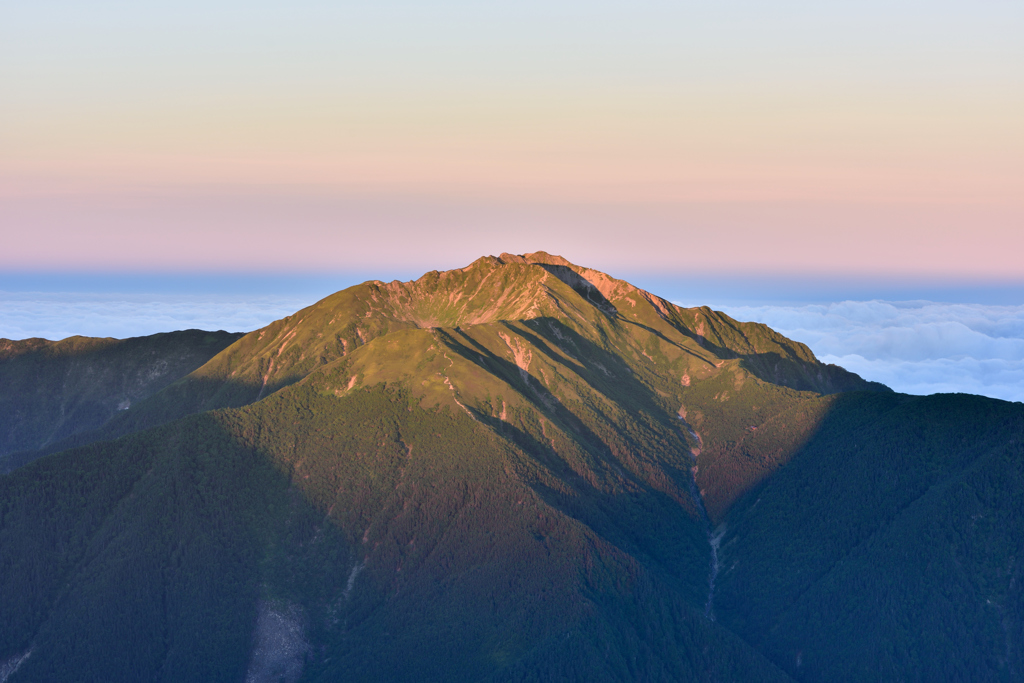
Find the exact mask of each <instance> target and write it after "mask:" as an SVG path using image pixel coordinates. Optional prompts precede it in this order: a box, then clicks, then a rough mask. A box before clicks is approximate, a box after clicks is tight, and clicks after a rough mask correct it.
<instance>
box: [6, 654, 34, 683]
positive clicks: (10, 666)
mask: <svg viewBox="0 0 1024 683" xmlns="http://www.w3.org/2000/svg"><path fill="white" fill-rule="evenodd" d="M31 654H32V650H25V651H24V652H22V653H21V654H20V655H14V656H13V657H9V658H7V659H5V660H3V661H2V662H0V683H4V681H6V680H7V679H8V678H10V677H11V676H13V675H14V672H15V671H17V670H18V668H19V667H20V666H21V665H22V664H23V663H24V662H25V660H26V659H28V658H29V656H30V655H31Z"/></svg>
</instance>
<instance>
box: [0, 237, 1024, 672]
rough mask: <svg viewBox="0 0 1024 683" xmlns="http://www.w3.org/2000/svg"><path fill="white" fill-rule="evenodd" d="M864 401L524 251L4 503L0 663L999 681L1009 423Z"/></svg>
mask: <svg viewBox="0 0 1024 683" xmlns="http://www.w3.org/2000/svg"><path fill="white" fill-rule="evenodd" d="M878 389H879V387H878V386H877V385H871V384H870V383H866V382H863V381H862V380H860V378H858V377H856V376H855V375H852V374H850V373H846V372H845V371H843V370H842V369H840V368H835V367H834V366H826V365H823V364H821V363H819V362H817V360H816V359H814V357H813V355H812V354H811V353H810V352H809V351H808V350H807V349H806V347H804V346H803V345H800V344H798V343H795V342H792V341H790V340H788V339H785V338H784V337H782V336H780V335H778V334H777V333H775V332H773V331H772V330H770V329H768V328H766V327H764V326H762V325H754V324H747V323H738V322H736V321H734V320H731V319H730V318H728V317H727V316H724V315H722V314H720V313H716V312H714V311H711V310H709V309H706V308H698V309H680V308H678V307H675V306H673V305H671V304H669V303H668V302H665V301H664V300H662V299H659V298H658V297H656V296H655V295H653V294H650V293H648V292H644V291H642V290H639V289H637V288H635V287H632V286H631V285H629V284H628V283H624V282H622V281H619V280H615V279H614V278H611V277H609V276H607V275H604V274H602V273H597V272H595V271H591V270H588V269H585V268H581V267H579V266H575V265H573V264H570V263H568V262H567V261H565V260H564V259H561V258H559V257H554V256H549V255H547V254H543V253H538V254H528V255H524V256H511V255H502V256H500V257H486V258H484V259H480V260H478V261H477V262H475V263H474V264H472V265H470V266H469V267H467V268H464V269H461V270H456V271H449V272H447V273H428V274H427V275H425V276H424V277H423V278H420V279H419V280H417V281H415V282H410V283H398V282H395V283H388V284H385V283H381V282H368V283H364V284H363V285H359V286H357V287H353V288H350V289H348V290H345V291H343V292H339V293H337V294H335V295H332V296H330V297H328V298H326V299H324V300H323V301H321V302H318V303H317V304H315V305H314V306H311V307H309V308H307V309H304V310H302V311H299V312H297V313H296V314H295V315H293V316H289V317H288V318H285V319H283V320H281V321H278V322H276V323H274V324H272V325H269V326H267V327H266V328H264V329H262V330H258V331H256V332H254V333H251V334H249V335H246V336H245V337H243V338H242V339H239V340H238V341H237V342H235V343H234V344H232V345H231V346H229V347H228V348H226V349H225V350H224V351H223V352H221V353H220V354H218V355H217V356H215V357H214V358H212V359H211V360H210V361H209V362H208V363H207V364H206V365H204V366H203V367H201V368H199V369H198V370H196V371H195V372H193V373H191V374H189V375H188V376H187V377H185V378H183V379H182V380H180V381H178V382H176V383H174V384H172V385H170V386H168V387H167V388H165V389H164V390H162V391H161V392H159V393H157V394H155V395H154V396H152V397H151V398H149V399H147V400H146V401H143V402H141V403H139V404H135V405H133V406H132V407H131V408H130V409H129V410H126V411H122V412H121V413H120V414H119V415H117V416H116V417H115V418H114V419H113V420H112V421H110V422H109V423H107V425H106V426H105V427H103V428H102V430H101V434H103V435H105V436H108V437H109V436H117V435H119V434H120V435H123V436H122V437H121V438H119V439H117V440H116V441H110V442H95V443H92V444H91V445H88V446H85V447H82V448H77V449H75V450H71V451H66V452H62V453H58V454H54V455H51V456H48V457H45V458H42V459H39V460H37V461H35V462H33V463H31V464H28V465H25V466H24V467H22V468H20V469H18V470H17V471H15V472H13V473H12V474H10V475H7V476H4V477H0V570H2V571H0V623H4V624H5V625H9V626H8V627H6V628H5V629H2V630H0V666H3V665H6V664H5V663H11V665H12V666H13V663H14V662H20V665H19V666H18V668H17V671H16V672H15V673H14V674H13V675H12V676H11V677H10V679H9V681H11V682H14V683H16V682H17V681H34V680H39V681H42V680H111V681H116V680H138V679H143V678H144V679H154V680H183V679H190V680H191V679H195V680H268V679H269V680H279V679H282V678H283V679H284V680H309V681H314V680H323V681H327V680H339V679H346V680H374V681H376V680H384V681H400V680H465V681H478V680H479V681H482V680H487V681H498V680H508V681H526V680H552V679H561V680H566V679H568V680H588V681H590V680H625V679H629V680H780V681H781V680H791V679H797V680H806V681H813V680H865V679H866V680H894V679H909V678H914V677H915V676H919V675H920V676H923V677H925V678H927V679H929V680H944V679H950V678H959V679H962V680H1000V679H1006V678H1009V679H1012V678H1013V677H1014V676H1016V675H1017V672H1019V671H1020V670H1021V658H1020V657H1021V655H1020V650H1019V649H1016V646H1015V645H1014V644H1015V643H1019V642H1022V641H1021V640H1020V639H1019V638H1020V636H1021V635H1022V634H1024V632H1022V627H1021V618H1020V615H1021V614H1024V609H1022V608H1024V602H1022V598H1021V591H1020V586H1021V585H1022V581H1021V579H1022V578H1024V577H1021V576H1020V567H1021V566H1024V557H1022V556H1021V552H1022V551H1021V550H1020V549H1021V548H1024V538H1022V534H1024V532H1022V528H1024V524H1022V521H1021V516H1022V514H1024V513H1022V510H1021V507H1020V504H1019V501H1020V497H1019V491H1020V487H1021V486H1022V485H1024V468H1022V462H1024V454H1022V452H1021V445H1020V444H1021V442H1022V435H1024V427H1022V424H1024V419H1022V414H1021V412H1022V407H1021V406H1019V405H1017V404H1007V403H1003V402H1000V401H993V400H989V399H981V398H978V397H970V396H945V397H943V396H939V397H928V398H922V397H907V396H901V395H898V394H893V393H891V392H887V391H879V390H878ZM839 390H846V391H841V392H839V393H836V392H837V391H839ZM873 390H874V391H873ZM694 493H696V495H693V494H694ZM702 505H703V506H704V508H705V509H704V511H703V512H702V510H701V506H702ZM712 530H713V531H712ZM716 542H717V544H718V545H714V546H713V545H712V544H713V543H716ZM713 548H714V550H715V555H717V558H718V562H717V563H716V562H715V555H713V553H712V549H713ZM908 552H909V553H910V554H909V555H908ZM716 566H717V567H718V571H717V575H716V573H715V567H716ZM933 614H935V615H940V616H939V617H933V616H932V615H933ZM711 616H713V617H714V620H711V619H709V618H708V617H711ZM27 652H30V653H31V655H30V656H29V657H28V658H23V657H24V655H25V653H27ZM97 653H99V654H97ZM113 653H116V655H115V654H113ZM872 667H873V668H872Z"/></svg>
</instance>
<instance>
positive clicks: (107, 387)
mask: <svg viewBox="0 0 1024 683" xmlns="http://www.w3.org/2000/svg"><path fill="white" fill-rule="evenodd" d="M241 336H242V335H241V334H231V333H227V332H203V331H201V330H186V331H183V332H169V333H166V334H154V335H151V336H148V337H135V338H132V339H94V338H89V337H69V338H67V339H64V340H61V341H56V342H54V341H48V340H46V339H25V340H22V341H11V340H8V339H0V388H2V389H0V462H2V459H3V457H4V456H5V455H7V454H9V453H12V452H15V451H31V450H38V449H42V448H46V447H47V446H50V445H51V444H54V443H57V442H60V441H62V440H64V439H66V438H68V437H70V436H73V435H77V434H82V433H84V432H89V431H92V430H94V429H96V428H98V427H100V426H101V425H102V424H104V423H105V422H106V421H107V420H109V419H110V418H111V417H113V416H114V415H116V414H117V413H118V411H123V410H127V409H128V408H129V407H130V406H131V405H133V404H135V403H138V402H139V401H141V400H143V399H145V398H147V397H149V396H151V395H153V394H154V393H156V392H157V391H159V390H161V389H163V388H164V387H166V386H167V385H168V384H170V383H171V382H174V381H175V380H178V379H181V378H182V377H184V376H185V375H187V374H189V373H190V372H192V371H194V370H196V369H197V368H198V367H200V366H202V365H203V364H204V363H206V362H207V361H208V360H210V359H211V358H212V357H214V356H215V355H217V354H218V353H220V352H221V351H223V350H224V349H225V348H226V347H227V346H228V345H230V344H231V343H232V342H234V341H235V340H236V339H238V338H239V337H241Z"/></svg>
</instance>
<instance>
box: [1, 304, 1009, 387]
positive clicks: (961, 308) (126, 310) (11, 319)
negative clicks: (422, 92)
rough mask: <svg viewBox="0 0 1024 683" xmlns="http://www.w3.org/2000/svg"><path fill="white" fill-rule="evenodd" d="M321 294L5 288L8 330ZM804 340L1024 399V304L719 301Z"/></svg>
mask: <svg viewBox="0 0 1024 683" xmlns="http://www.w3.org/2000/svg"><path fill="white" fill-rule="evenodd" d="M316 298H318V297H306V298H301V297H276V296H255V297H254V296H246V295H239V294H233V295H226V294H224V295H214V296H202V295H181V294H118V293H98V294H81V293H66V292H43V293H40V292H14V293H11V292H0V337H4V338H8V339H26V338H28V337H43V338H45V339H63V338H65V337H69V336H72V335H76V334H80V335H84V336H90V337H117V338H124V337H134V336H140V335H147V334H154V333H156V332H168V331H171V330H181V329H188V328H197V329H203V330H228V331H233V332H235V331H242V332H244V331H249V330H254V329H258V328H260V327H263V326H264V325H267V324H268V323H270V322H272V321H274V320H277V319H279V318H283V317H285V316H287V315H290V314H292V313H294V312H295V311H297V310H299V309H300V308H303V307H304V306H308V305H310V304H312V303H314V301H315V299H316ZM713 308H717V309H718V310H721V311H724V312H725V313H727V314H729V315H730V316H732V317H734V318H736V319H737V320H749V321H756V322H762V323H765V324H767V325H769V326H770V327H772V328H774V329H776V330H778V331H779V332H781V333H782V334H784V335H786V336H787V337H790V338H791V339H795V340H797V341H801V342H804V343H805V344H807V345H808V346H810V347H811V350H813V351H814V353H815V355H816V356H817V357H818V358H819V359H821V360H822V361H824V362H826V363H835V364H837V365H841V366H843V367H844V368H846V369H848V370H851V371H853V372H856V373H857V374H858V375H860V376H862V377H864V378H865V379H870V380H874V381H877V382H882V383H884V384H886V385H888V386H890V387H892V388H893V389H895V390H896V391H901V392H905V393H909V394H933V393H939V392H963V393H971V394H981V395H984V396H991V397H993V398H1001V399H1005V400H1009V401H1024V306H995V305H982V304H945V303H935V302H930V301H900V302H896V301H877V300H876V301H842V302H839V303H829V304H793V305H758V306H737V305H720V306H713Z"/></svg>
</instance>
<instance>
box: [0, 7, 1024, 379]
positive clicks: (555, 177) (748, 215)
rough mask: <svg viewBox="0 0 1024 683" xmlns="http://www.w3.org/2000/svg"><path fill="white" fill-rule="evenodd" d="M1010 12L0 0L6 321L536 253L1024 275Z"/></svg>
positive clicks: (742, 276)
mask: <svg viewBox="0 0 1024 683" xmlns="http://www.w3.org/2000/svg"><path fill="white" fill-rule="evenodd" d="M1021 35H1024V4H1022V3H1020V2H1017V1H1006V0H989V1H987V2H984V3H965V2H950V1H946V0H933V1H931V2H924V1H910V0H889V1H887V2H879V1H876V0H866V1H865V2H861V3H837V2H809V1H807V0H803V1H800V2H797V1H794V0H780V1H777V2H772V3H764V2H753V1H740V0H737V1H726V2H718V3H707V2H700V3H697V2H686V1H676V2H649V1H646V0H634V1H632V2H606V1H602V0H595V1H591V2H586V3H584V2H579V1H571V2H569V1H567V2H551V1H548V2H540V1H534V0H525V1H523V2H518V3H480V2H468V1H461V0H460V1H455V0H437V1H435V2H430V3H423V2H415V3H414V2H396V1H389V0H380V1H379V2H372V3H370V2H362V3H352V2H326V1H314V0H296V1H295V2H291V3H278V2H275V3H271V2H261V1H259V0H256V1H250V2H245V3H242V2H240V1H235V0H207V1H206V2H198V1H196V0H178V1H177V2H174V3H171V2H163V1H156V2H147V3H139V2H127V1H112V0H96V1H95V2H90V3H72V2H65V1H60V0H53V1H47V2H33V3H28V2H15V1H14V0H0V244H2V248H0V292H3V294H0V314H2V316H3V317H2V318H0V335H5V334H6V335H14V334H22V335H30V334H37V333H38V334H41V335H43V336H46V335H49V336H53V335H56V334H64V333H65V332H68V331H70V330H71V327H69V325H70V324H71V322H72V321H75V320H78V321H79V323H78V324H80V325H81V327H80V329H81V330H82V332H81V333H90V334H111V335H113V336H118V335H122V334H127V333H130V332H131V331H132V330H136V331H138V333H142V331H144V330H149V329H151V328H152V326H150V325H149V323H148V322H147V323H141V322H140V323H136V324H135V327H132V323H131V322H130V319H131V316H136V317H137V319H138V320H142V319H143V317H145V319H146V320H147V321H148V320H153V321H156V320H161V319H162V320H164V322H163V323H162V324H165V325H167V324H171V323H172V321H178V322H181V321H189V320H192V321H194V322H195V323H196V324H197V325H198V324H199V323H202V324H204V325H206V324H207V323H209V324H210V326H212V325H214V324H215V323H217V322H218V321H220V322H221V323H222V325H218V326H224V327H230V326H232V325H235V326H243V327H244V326H251V325H257V324H258V323H259V321H260V320H263V319H265V318H266V315H270V312H274V313H273V314H274V315H277V312H278V311H280V310H284V309H285V308H286V307H287V306H291V305H295V304H301V303H310V302H311V301H313V300H316V299H317V298H320V297H322V296H324V295H326V294H327V293H329V292H330V291H334V290H335V289H338V288H340V286H341V285H347V284H352V283H354V282H358V281H360V280H363V279H368V278H370V277H373V278H379V279H384V280H389V279H392V278H394V277H398V278H402V279H408V278H409V277H414V276H416V275H418V274H420V273H422V272H424V271H427V270H431V269H446V268H453V267H460V266H463V265H465V264H467V263H469V262H471V261H472V260H474V259H475V258H477V257H479V256H481V255H483V254H498V253H501V252H503V251H510V252H514V253H522V252H527V251H534V250H538V249H543V250H545V251H549V252H551V253H558V254H562V255H564V256H566V257H567V258H569V259H570V260H572V261H574V262H576V263H581V264H585V265H587V266H590V267H596V268H600V269H602V270H605V271H607V272H610V273H612V274H613V275H618V276H620V277H627V279H630V280H631V281H634V282H637V284H640V285H641V286H647V287H648V288H649V289H652V290H653V291H656V292H657V293H659V294H662V295H664V296H666V297H667V298H671V299H673V300H687V301H690V300H691V299H693V298H694V297H696V296H698V295H699V296H700V297H702V301H700V302H699V303H708V304H715V305H720V306H722V307H725V306H731V305H739V306H741V307H742V305H744V304H746V306H747V309H749V310H748V311H747V313H748V314H749V315H755V313H756V314H757V315H762V316H768V317H771V315H774V314H771V315H769V313H767V312H766V309H764V308H763V307H764V306H777V307H781V308H779V310H780V311H783V313H779V315H784V311H789V310H790V309H793V310H797V309H800V307H802V306H809V305H825V304H838V303H840V302H843V301H859V302H861V303H862V304H864V305H867V304H866V303H865V302H870V301H876V300H877V301H883V302H901V301H931V302H936V303H947V304H971V303H973V304H978V305H985V306H996V307H998V306H1013V305H1019V304H1024V298H1022V297H1021V293H1022V292H1024V268H1022V266H1021V262H1020V254H1021V253H1024V41H1022V40H1021V39H1020V36H1021ZM119 278H120V279H119ZM112 283H113V284H112ZM118 283H119V284H118ZM200 284H201V285H203V286H205V287H207V289H202V288H201V287H200V288H199V289H198V290H197V287H199V285H200ZM654 285H658V287H660V288H656V287H655V286H654ZM275 288H276V289H275ZM61 293H64V294H67V296H65V297H64V298H63V299H62V298H61V296H59V295H60V294H61ZM140 296H142V298H143V299H146V300H147V301H148V302H149V303H147V306H150V307H152V306H157V304H158V302H163V304H162V305H163V307H164V308H163V309H162V310H163V313H160V312H157V313H154V315H153V316H152V317H147V316H141V314H139V313H138V310H139V309H138V308H132V302H135V303H136V304H138V302H139V301H140V299H139V298H138V297H140ZM33 297H35V298H33ZM75 297H78V298H77V299H76V298H75ZM83 297H84V298H83ZM90 297H91V298H90ZM133 297H134V298H133ZM147 297H148V298H147ZM161 297H163V298H161ZM175 297H177V298H175ZM31 301H35V302H36V303H35V304H31V303H26V302H31ZM86 301H90V302H92V303H91V304H89V306H87V305H86V303H85V302H86ZM113 301H120V302H122V303H124V304H125V306H124V307H121V308H119V307H118V305H114V304H112V303H111V302H113ZM173 301H176V302H178V303H173ZM75 302H77V303H75ZM187 302H192V303H191V305H192V306H193V308H192V309H188V310H191V311H192V312H191V313H189V312H187V310H186V309H187V306H186V303H187ZM204 302H205V303H204ZM257 302H261V303H257ZM695 303H696V302H695ZM72 304H74V305H75V306H77V308H75V307H71V308H69V306H72ZM894 305H895V304H894ZM899 305H901V306H902V304H899ZM175 307H177V308H175ZM232 307H234V308H232ZM758 307H760V308H758ZM787 307H788V308H787ZM793 307H796V308H793ZM754 309H757V311H756V312H755V310H754ZM118 310H120V311H122V317H121V318H117V316H116V315H115V312H116V311H118ZM146 310H150V309H149V308H147V309H146ZM154 310H155V309H154ZM261 310H265V311H267V312H268V313H267V314H266V315H261V314H260V313H259V311H261ZM800 310H804V309H800ZM900 310H903V311H904V314H905V315H910V314H909V313H906V310H918V309H913V308H912V309H905V308H901V309H900ZM920 310H932V309H928V308H927V307H926V306H924V307H922V308H921V309H920ZM19 311H20V312H19ZM33 311H39V313H38V317H37V319H33V318H32V317H31V316H32V314H33V313H32V312H33ZM75 311H79V313H75ZM129 311H134V312H132V313H129ZM175 311H176V312H175ZM218 311H219V312H218ZM246 311H250V312H251V313H252V315H250V314H249V313H246ZM805 313H806V311H805ZM932 313H934V311H932ZM954 314H957V315H958V313H956V311H953V309H949V315H954ZM807 315H810V313H808V314H807ZM830 315H831V314H830ZM986 315H988V314H986ZM992 315H997V314H996V313H992ZM1000 315H1001V314H1000ZM161 316H163V318H161ZM176 316H177V317H176ZM826 317H827V318H828V320H829V321H831V322H828V325H832V324H833V323H834V317H828V316H826ZM773 319H774V318H773ZM858 319H859V318H858ZM33 320H35V321H33ZM46 320H49V321H59V320H63V321H65V322H61V323H60V324H56V325H53V324H51V325H50V326H49V327H47V326H46V324H44V323H43V322H42V321H46ZM118 320H120V322H117V321H118ZM851 320H852V319H851ZM103 321H107V322H103ZM154 324H155V323H154ZM822 324H825V323H822ZM865 324H867V323H865ZM871 324H872V325H874V324H875V323H871ZM878 324H881V323H878ZM908 325H909V328H910V329H920V328H915V327H914V325H913V324H910V323H908ZM104 326H106V327H104ZM809 326H810V324H809V323H808V324H807V326H805V327H807V329H810V327H809ZM798 329H803V328H798ZM886 329H888V328H886ZM104 330H109V331H108V332H105V333H104ZM812 336H813V335H812ZM822 343H824V342H822ZM954 346H955V345H954ZM954 346H951V347H950V349H953V350H951V351H950V354H953V353H954V351H956V349H957V348H959V347H956V348H954ZM855 347H856V348H861V347H857V346H856V345H852V346H850V348H848V349H845V350H844V349H839V348H838V347H833V346H823V347H822V348H821V350H819V349H815V350H816V352H818V353H819V354H823V353H824V354H826V355H827V353H840V352H842V354H843V355H839V356H835V357H836V358H844V359H846V361H845V362H847V363H851V362H860V361H856V360H855V359H853V357H852V356H851V355H850V353H853V351H851V349H854V348H855ZM812 348H813V346H812ZM827 349H830V350H827ZM826 350H827V351H826ZM861 350H862V351H864V349H862V348H861ZM960 350H961V351H962V349H960ZM847 351H850V353H847ZM959 352H960V351H956V353H959ZM864 353H867V354H868V355H866V356H860V355H858V356H857V357H859V358H863V359H864V362H869V361H870V362H880V361H879V359H878V358H874V360H872V357H871V356H870V353H869V352H868V351H864ZM854 355H857V354H854ZM940 355H941V354H940ZM1011 355H1012V354H1011ZM830 357H831V356H830ZM943 357H945V356H943ZM949 357H952V355H950V356H949ZM933 360H934V359H933ZM1011 360H1012V359H1011ZM1017 360H1019V358H1018V359H1017ZM914 362H918V363H922V362H924V360H921V359H919V360H918V361H914ZM979 362H980V360H979ZM1008 362H1009V361H1008ZM916 367H921V366H916ZM978 372H981V371H980V370H979V371H978ZM985 372H987V370H986V371H985ZM976 374H977V373H976ZM934 375H935V377H938V371H937V370H936V371H935V373H934ZM1008 376H1009V375H1008ZM908 386H909V385H908ZM964 386H967V385H966V384H965V385H964Z"/></svg>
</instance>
